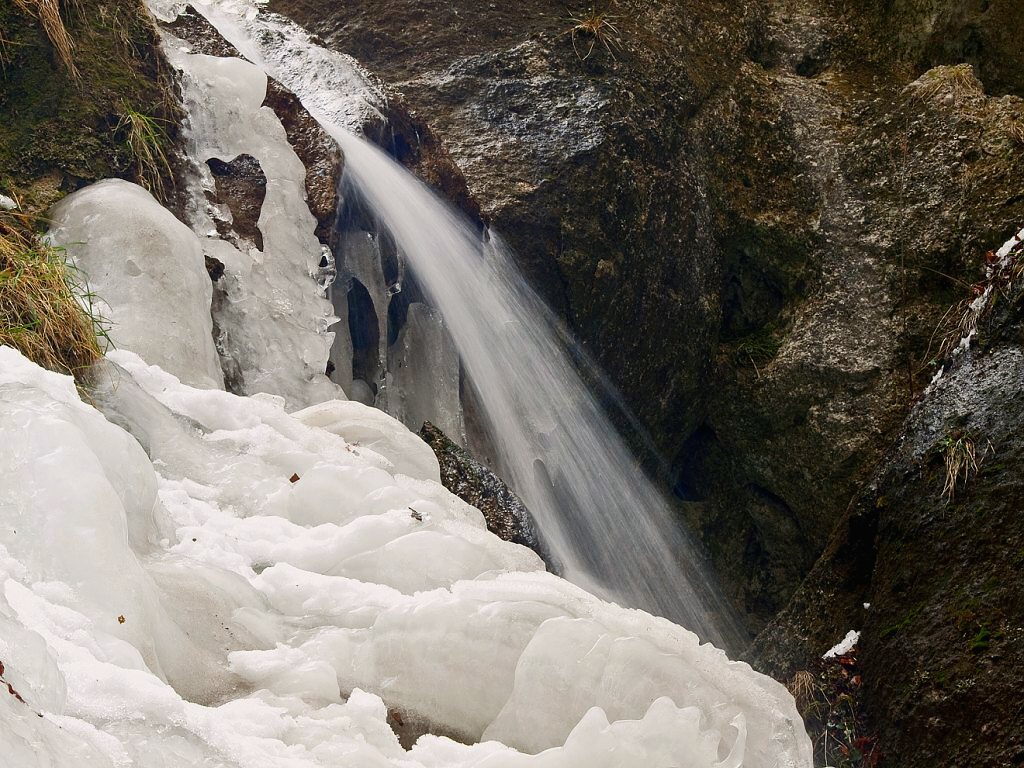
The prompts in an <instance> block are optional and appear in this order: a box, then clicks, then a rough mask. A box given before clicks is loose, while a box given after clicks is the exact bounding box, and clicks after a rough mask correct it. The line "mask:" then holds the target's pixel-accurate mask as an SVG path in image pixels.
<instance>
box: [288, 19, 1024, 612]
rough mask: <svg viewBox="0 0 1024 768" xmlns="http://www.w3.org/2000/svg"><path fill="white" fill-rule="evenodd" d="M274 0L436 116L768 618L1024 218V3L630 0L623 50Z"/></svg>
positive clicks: (485, 199) (499, 220) (485, 202)
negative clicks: (1021, 176) (985, 269)
mask: <svg viewBox="0 0 1024 768" xmlns="http://www.w3.org/2000/svg"><path fill="white" fill-rule="evenodd" d="M982 6H985V9H983V8H982ZM271 8H272V9H273V10H276V11H279V12H282V13H286V14H288V15H290V16H292V17H293V18H295V19H297V20H298V21H300V22H301V23H303V24H306V25H309V26H311V27H313V28H314V29H315V30H316V31H317V32H318V33H319V34H320V35H321V36H322V37H323V38H324V39H326V40H327V41H328V42H329V43H330V44H332V45H333V46H336V47H338V48H339V49H342V50H345V51H348V52H350V53H352V54H353V55H355V56H356V57H358V58H360V60H361V61H363V63H365V64H366V65H367V66H368V67H369V68H370V69H371V70H373V71H374V72H375V73H376V74H378V75H380V76H381V77H382V78H383V79H384V80H385V81H387V82H388V83H390V84H391V85H392V86H393V87H395V88H396V89H398V90H400V91H401V92H402V93H403V94H404V97H405V100H406V101H407V102H408V104H409V105H410V107H411V108H412V109H413V110H414V112H415V113H416V114H417V115H418V116H419V117H420V118H422V119H423V120H424V121H425V122H426V123H427V124H429V125H430V126H432V127H433V128H434V130H435V132H436V134H437V135H438V136H439V137H440V139H441V140H442V142H443V143H444V145H445V147H446V148H447V150H448V151H449V152H450V154H451V156H452V158H453V159H454V160H455V162H456V163H457V164H458V165H459V167H460V168H461V169H462V170H463V171H464V172H465V176H466V179H467V182H468V185H469V190H470V192H471V194H472V195H473V197H474V198H475V200H476V201H477V202H478V203H479V204H480V206H481V208H482V211H483V215H484V216H485V218H487V219H489V220H490V221H491V222H492V223H493V225H494V226H495V227H496V228H497V229H498V230H499V231H501V232H502V233H503V235H504V236H505V237H506V239H508V240H509V241H511V244H512V245H513V246H514V247H515V248H516V249H517V250H518V252H519V254H520V258H521V261H522V266H523V268H524V270H525V271H526V273H527V274H528V275H529V277H530V278H531V280H532V281H533V283H534V284H535V285H537V286H538V287H539V288H540V289H541V291H542V292H543V293H544V294H545V295H546V296H547V298H548V299H549V300H550V301H551V303H552V304H553V305H554V306H555V307H556V308H557V309H558V310H559V311H560V312H561V313H562V314H563V315H564V316H565V317H566V318H567V320H568V321H569V323H570V325H571V326H572V327H573V329H574V330H575V331H576V332H577V333H578V334H579V336H580V337H581V338H582V339H583V341H584V343H585V344H586V346H587V347H588V349H589V350H590V351H591V352H592V353H593V354H594V355H595V356H596V357H597V358H598V359H599V361H600V362H601V364H602V365H603V367H604V368H605V370H606V371H608V373H609V375H610V376H611V378H612V380H613V381H614V382H615V383H616V384H617V385H618V387H619V388H620V389H621V390H622V392H623V393H624V395H625V397H626V400H627V401H628V403H629V405H630V406H631V407H632V409H633V410H634V411H635V412H636V413H637V414H638V415H639V416H640V418H641V420H642V422H643V423H644V425H645V426H646V427H647V428H648V429H649V430H650V431H651V433H652V435H653V437H654V439H655V443H656V446H657V448H658V449H659V450H660V451H661V452H662V454H663V455H665V456H667V457H668V458H669V460H670V466H669V467H668V469H667V472H666V474H667V476H668V480H669V481H670V483H671V484H672V485H673V486H674V487H675V490H676V492H677V494H678V495H679V497H680V499H681V505H680V508H681V512H682V514H684V515H685V516H686V517H687V518H688V520H689V521H690V523H691V524H692V525H694V526H695V527H696V528H697V529H698V530H699V531H700V532H701V534H702V537H703V539H704V541H705V543H706V544H707V546H708V548H709V550H710V553H711V556H712V558H713V559H714V561H715V563H716V564H717V566H718V567H719V570H720V571H721V572H722V573H723V576H724V578H725V580H726V582H727V586H728V588H729V589H730V590H731V594H732V595H733V597H734V599H735V601H736V602H737V604H738V605H739V607H740V608H741V609H742V610H743V611H744V612H745V613H747V614H748V615H750V616H751V621H750V626H751V628H752V629H754V630H756V629H758V628H760V627H761V626H763V624H764V622H765V621H767V620H768V619H769V618H770V617H771V616H772V615H773V613H774V612H775V611H777V610H778V609H779V608H781V607H782V606H783V605H784V604H785V602H786V600H787V599H788V597H789V595H790V594H792V592H793V590H794V589H795V588H796V586H797V584H799V582H800V579H801V578H802V577H803V576H804V574H806V573H807V571H808V569H809V568H810V566H811V565H812V563H813V562H814V560H815V558H816V557H817V555H818V553H819V552H820V551H821V549H822V548H823V546H824V545H825V542H826V540H827V537H828V535H829V532H830V530H831V528H832V526H833V524H834V522H835V521H836V519H837V518H838V517H839V515H840V514H841V513H842V511H843V510H844V509H845V508H846V506H847V504H848V501H849V499H850V498H851V497H852V495H853V494H854V492H855V490H856V488H857V487H858V484H859V483H860V482H862V481H863V480H864V479H865V478H866V476H867V473H868V472H869V470H870V468H871V467H872V466H873V464H874V463H875V462H876V461H877V460H878V459H879V457H880V456H881V454H882V451H883V450H884V448H885V447H886V446H887V445H888V444H889V443H890V442H891V440H892V439H893V438H894V436H895V430H896V427H897V425H898V424H899V422H900V420H901V418H902V416H903V414H905V413H906V411H907V409H908V408H909V406H910V404H911V403H912V402H913V400H914V398H915V397H916V396H917V395H918V393H919V392H920V390H921V388H922V385H923V382H925V381H926V380H927V378H928V376H929V375H930V374H931V372H932V370H933V369H932V368H930V367H929V364H930V361H931V360H932V357H933V356H934V349H929V341H930V339H931V336H932V332H933V330H934V329H935V327H936V326H937V325H938V324H939V322H940V319H941V318H942V316H943V314H944V313H945V311H946V309H947V308H948V306H949V305H950V304H952V303H954V302H955V301H956V300H957V299H958V298H960V296H961V295H962V291H963V288H962V285H961V282H964V283H970V282H971V281H973V279H974V275H975V274H976V272H977V269H978V265H979V264H980V263H981V258H982V256H983V254H984V252H985V250H986V249H987V248H988V247H989V246H990V245H991V244H992V243H993V242H997V241H999V240H1000V238H1001V237H1003V234H1004V233H1005V232H1007V231H1010V230H1011V229H1013V227H1014V225H1015V224H1016V223H1017V222H1018V221H1020V220H1022V219H1024V200H1022V199H1021V198H1020V196H1019V182H1018V181H1017V176H1016V174H1017V173H1018V172H1019V169H1020V166H1021V163H1022V162H1024V160H1022V158H1024V144H1022V142H1021V140H1020V126H1021V124H1022V123H1021V121H1022V120H1024V110H1022V103H1021V101H1020V100H1019V99H1016V98H1013V97H1007V96H1003V97H1002V98H999V97H1000V96H1002V95H1003V94H1007V93H1020V92H1021V85H1022V83H1021V82H1020V74H1019V73H1020V72H1021V71H1024V67H1021V66H1018V65H1019V64H1020V63H1021V62H1020V59H1021V52H1020V46H1018V45H1015V43H1014V38H1013V36H1012V35H1009V34H1006V30H1008V29H1011V28H1012V27H1013V24H1014V23H1015V22H1017V23H1018V24H1019V23H1020V22H1022V21H1024V19H1022V18H1020V17H1021V16H1022V11H1021V10H1020V9H1019V8H1018V7H1017V6H1016V5H1015V4H1014V3H1010V2H1001V3H1000V2H992V3H984V4H981V3H978V4H964V3H949V2H947V3H938V2H932V3H928V2H917V3H913V2H904V3H894V4H891V5H890V6H888V10H886V11H880V10H878V9H876V8H875V4H869V3H858V2H846V3H833V4H828V3H809V2H790V3H785V4H778V3H754V2H747V3H740V4H737V3H716V2H696V1H692V2H682V3H675V4H672V5H671V6H669V5H668V4H659V3H654V4H649V3H648V4H641V3H627V2H619V3H615V4H614V5H613V6H612V7H611V8H610V12H611V13H612V14H613V17H612V18H611V19H610V20H611V22H612V23H613V24H614V25H615V27H616V29H617V32H616V31H615V30H611V29H610V28H604V29H603V31H602V34H606V35H607V36H608V37H609V38H616V39H617V40H618V41H619V43H620V45H618V46H617V45H616V44H615V42H614V41H612V40H609V45H610V46H611V48H612V50H607V49H606V48H605V47H604V45H603V43H602V41H601V40H600V39H597V38H596V37H595V36H593V35H589V36H588V35H587V34H586V33H585V32H582V31H580V30H577V31H576V34H575V36H574V35H573V32H572V28H573V27H574V26H575V25H576V24H577V23H578V22H577V21H572V20H571V19H570V14H572V13H573V12H574V11H575V9H574V8H571V7H569V6H564V7H563V6H557V7H552V6H551V5H550V4H549V3H541V2H530V1H529V0H527V1H526V2H523V3H520V4H517V5H516V7H515V10H514V11H513V10H507V9H505V8H504V7H499V6H498V5H495V6H493V7H491V6H490V5H480V4H478V3H470V2H454V3H452V2H446V3H439V2H438V3H422V2H416V3H412V2H388V3H380V2H374V1H373V0H361V1H360V2H353V3H346V4H344V5H340V4H339V5H337V6H329V7H327V8H324V7H323V4H321V3H314V2H310V1H309V0H274V2H272V3H271ZM583 16H585V14H583V15H582V16H580V18H583ZM954 41H959V42H958V43H955V42H954ZM972 41H973V42H972ZM574 43H575V46H574ZM592 44H593V51H592V52H590V48H591V45H592ZM588 52H590V53H589V55H587V54H588ZM584 57H585V58H584ZM959 63H967V64H969V65H973V69H972V68H971V67H970V66H961V67H949V66H945V67H939V68H938V69H931V68H932V67H933V66H936V65H940V64H949V65H954V64H959ZM979 77H980V78H981V79H980V80H979V79H978V78H979Z"/></svg>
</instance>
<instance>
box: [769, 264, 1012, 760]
mask: <svg viewBox="0 0 1024 768" xmlns="http://www.w3.org/2000/svg"><path fill="white" fill-rule="evenodd" d="M1018 269H1019V264H1018ZM1018 274H1019V272H1018ZM1022 397H1024V293H1022V286H1021V284H1020V282H1019V278H1018V283H1017V285H1016V286H1014V287H1010V288H1004V289H1003V292H1002V294H1001V295H1000V297H999V299H998V301H997V302H996V303H995V305H994V310H993V312H992V313H991V315H989V316H988V317H987V318H985V319H984V320H983V322H982V323H981V324H980V325H979V332H978V335H977V337H976V343H975V344H974V345H973V346H972V348H971V350H970V351H969V352H968V353H967V354H965V355H962V356H960V357H959V358H957V359H956V360H955V361H954V362H953V363H951V364H949V365H948V366H947V369H946V371H945V372H944V375H943V377H942V378H941V379H940V380H939V381H938V383H937V384H935V385H934V386H933V387H932V388H931V389H930V390H929V391H928V392H927V393H926V394H925V395H924V397H923V398H922V399H921V401H920V402H919V403H918V404H917V405H916V406H915V408H914V409H913V411H912V412H911V414H910V416H909V417H908V419H907V421H906V423H905V424H904V425H903V428H902V432H903V439H902V441H901V442H900V443H899V445H898V446H897V447H896V448H894V449H893V450H892V451H891V452H890V453H889V454H888V455H887V457H886V459H885V461H884V462H883V463H882V465H881V466H880V468H879V470H878V472H877V473H876V474H875V476H874V477H873V478H872V480H871V482H870V483H868V484H867V485H866V487H865V488H864V489H863V490H862V492H861V493H860V494H859V495H858V496H857V497H856V498H855V500H854V502H853V503H852V504H851V507H850V510H849V513H848V514H847V515H846V516H845V517H844V519H843V520H842V521H841V522H840V525H839V526H838V527H837V528H836V531H835V534H834V536H833V538H832V540H831V541H830V543H829V545H828V547H827V548H826V550H825V553H824V555H823V556H822V558H821V559H820V560H819V562H818V563H817V564H816V565H815V567H814V569H813V570H812V572H811V574H810V575H809V576H808V578H807V580H806V581H805V582H804V584H803V585H802V586H801V588H800V590H799V591H798V592H797V594H796V595H795V597H794V599H793V600H792V602H791V603H790V605H789V606H788V607H787V608H786V610H785V611H783V612H782V613H781V614H780V616H779V617H777V618H776V620H775V621H773V622H772V624H771V625H770V626H769V628H768V629H767V630H766V631H765V632H764V633H763V634H762V636H761V637H759V638H758V640H757V642H756V643H755V645H754V648H753V651H752V654H751V657H752V660H753V662H754V663H755V666H760V667H762V668H763V669H765V670H767V671H769V672H771V673H773V674H775V675H776V676H778V677H780V678H782V679H788V678H789V677H790V676H791V675H793V673H794V672H796V671H797V670H800V669H802V668H806V667H807V666H808V665H809V664H811V663H812V661H811V660H813V659H814V658H816V657H818V656H820V655H821V653H822V652H823V651H824V650H825V649H827V648H829V647H830V646H831V645H832V644H833V643H834V642H835V641H836V640H837V639H838V638H839V637H842V635H843V634H844V633H845V632H846V631H847V630H849V629H852V628H855V629H859V630H861V641H860V646H859V653H858V660H859V663H860V671H861V672H862V674H863V686H864V688H863V698H864V701H863V705H864V707H865V708H866V709H867V711H868V712H869V713H870V715H871V720H872V723H871V727H872V728H873V730H874V732H875V734H876V735H877V736H878V737H879V742H880V744H881V746H882V749H883V751H884V752H885V754H886V755H887V760H886V764H887V765H899V766H912V767H914V768H916V766H929V765H939V764H943V765H993V766H995V765H1017V764H1019V763H1020V761H1021V758H1022V756H1024V741H1022V740H1021V731H1020V726H1019V717H1020V711H1019V707H1020V689H1021V686H1022V685H1024V671H1022V670H1024V651H1022V648H1024V645H1022V643H1021V641H1022V640H1024V628H1022V621H1021V620H1022V617H1024V598H1022V594H1024V592H1022V590H1021V573H1022V569H1024V518H1022V516H1021V515H1020V514H1019V511H1020V509H1021V508H1022V505H1024V483H1022V481H1021V468H1022V467H1024V440H1022V435H1024V414H1022V412H1021V409H1020V408H1019V407H1018V405H1017V404H1018V403H1020V402H1021V398H1022ZM967 444H970V445H971V446H972V450H973V451H974V456H975V460H976V463H977V471H976V472H975V471H974V469H973V464H972V468H971V469H969V470H968V471H967V473H966V479H965V478H964V475H963V474H961V475H960V477H959V480H958V481H957V482H956V483H955V484H954V488H953V491H952V493H950V492H948V491H947V492H946V493H944V488H945V487H946V485H947V479H948V472H949V466H950V465H949V461H950V459H955V458H957V457H958V456H960V457H963V456H964V455H965V451H966V447H965V446H966V445H967ZM865 604H869V605H870V608H867V609H865V607H864V605H865Z"/></svg>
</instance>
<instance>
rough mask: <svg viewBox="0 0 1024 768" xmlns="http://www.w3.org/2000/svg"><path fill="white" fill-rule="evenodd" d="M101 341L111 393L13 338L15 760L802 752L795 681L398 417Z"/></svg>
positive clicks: (7, 656) (529, 764)
mask: <svg viewBox="0 0 1024 768" xmlns="http://www.w3.org/2000/svg"><path fill="white" fill-rule="evenodd" d="M110 359H111V361H110V362H109V363H108V364H106V365H104V366H103V367H101V368H100V369H99V370H98V371H97V372H96V373H97V376H96V379H97V381H98V382H99V383H98V384H97V386H96V390H95V392H93V393H91V400H92V401H93V402H94V403H95V407H93V406H92V405H86V404H84V403H83V402H82V401H81V400H80V399H79V395H78V392H77V391H76V389H75V386H74V383H73V381H72V380H71V379H70V378H67V377H63V376H60V375H57V374H54V373H51V372H48V371H44V370H42V369H40V368H38V367H37V366H35V365H34V364H32V363H30V362H28V361H27V360H26V359H24V358H23V357H21V356H20V355H19V354H18V353H17V352H15V351H13V350H11V349H9V348H0V439H2V443H0V445H2V446H3V448H2V449H0V473H2V476H3V477H4V478H5V482H4V489H3V492H2V493H0V662H2V663H3V664H4V670H3V673H2V675H0V676H2V678H3V682H6V683H9V684H10V685H11V688H12V690H14V691H16V692H17V694H18V696H17V697H16V696H14V695H8V693H7V690H8V689H7V687H6V685H2V686H0V750H2V754H3V755H4V758H5V760H13V761H14V762H13V763H12V764H13V765H16V766H18V768H43V766H46V767H47V768H50V767H51V766H54V767H56V768H83V767H84V768H92V766H104V768H106V767H108V766H113V767H116V768H123V767H124V766H138V767H139V768H167V767H169V766H174V767H175V768H178V767H179V766H196V767H198V766H202V767H203V768H210V767H218V766H225V767H227V766H231V767H232V768H234V767H236V766H238V767H242V768H249V767H250V766H251V768H276V767H280V768H307V767H309V768H312V767H314V766H315V767H323V768H326V767H327V766H332V767H333V766H359V767H360V768H363V767H365V766H396V767H397V766H401V767H402V768H442V767H444V768H449V767H456V766H457V767H460V768H462V767H465V768H470V767H474V768H476V767H479V768H484V767H486V768H504V767H508V768H513V767H519V766H522V767H523V768H577V767H578V766H588V768H589V767H591V766H597V767H598V768H602V767H607V768H612V767H613V766H614V767H620V766H621V767H625V766H631V767H632V766H636V767H637V768H640V767H641V766H642V767H643V768H656V767H657V766H662V767H663V768H669V766H677V767H679V766H694V767H697V766H707V767H708V768H710V767H711V766H716V767H718V768H725V767H726V766H733V767H737V766H740V765H743V766H751V767H755V766H765V767H768V766H778V767H780V768H784V767H788V766H810V765H811V749H810V742H809V740H808V738H807V736H806V735H805V733H804V730H803V726H802V724H801V722H800V719H799V716H798V715H797V712H796V708H795V705H794V703H793V700H792V698H791V697H790V695H789V694H788V693H787V692H786V691H785V689H784V688H783V687H782V686H781V685H779V684H778V683H776V682H774V681H772V680H770V679H769V678H766V677H764V676H762V675H759V674H757V673H755V672H753V671H752V670H751V669H750V668H749V667H748V666H747V665H746V664H741V663H736V662H731V661H729V660H728V659H727V658H726V656H725V654H724V653H723V652H721V651H719V650H717V649H715V648H714V647H712V646H710V645H700V644H699V642H698V641H697V638H696V636H695V635H693V634H692V633H690V632H688V631H687V630H685V629H682V628H681V627H678V626H675V625H673V624H671V623H669V622H667V621H665V620H662V619H657V618H654V617H652V616H650V615H648V614H645V613H643V612H640V611H633V610H627V609H623V608H620V607H618V606H615V605H612V604H609V603H605V602H602V601H600V600H598V599H597V598H595V597H593V596H591V595H589V594H588V593H586V592H584V591H583V590H581V589H579V588H577V587H574V586H572V585H570V584H569V583H568V582H565V581H563V580H561V579H559V578H556V577H555V576H552V575H551V574H548V573H546V572H544V570H543V565H542V563H541V561H540V560H539V558H538V557H537V556H536V555H535V554H533V553H532V552H531V551H530V550H528V549H526V548H524V547H520V546H518V545H514V544H511V543H508V542H505V541H502V540H500V539H498V538H497V537H495V536H493V535H492V534H490V533H488V532H487V530H486V528H485V526H484V522H483V518H482V515H481V514H480V513H479V512H478V511H477V510H476V509H474V508H473V507H470V506H468V505H467V504H465V503H464V502H462V501H460V500H459V499H457V498H456V497H454V496H452V495H451V494H450V493H449V492H448V491H446V490H445V489H444V488H443V487H442V486H441V485H440V484H439V483H438V482H437V479H436V474H437V465H436V462H430V461H427V460H426V455H425V454H424V453H422V450H421V449H420V447H419V445H416V444H414V443H413V442H411V441H410V440H407V439H406V436H409V437H411V433H408V431H407V430H405V431H403V430H404V427H401V425H400V424H398V422H396V421H395V420H393V419H390V417H387V416H386V415H384V414H381V413H379V412H374V411H372V410H371V409H368V408H365V407H363V406H358V404H353V403H325V404H323V405H321V406H317V407H316V408H314V409H310V410H307V411H305V412H301V413H300V414H297V415H289V414H288V413H286V412H285V410H284V408H283V404H282V401H281V399H280V398H274V397H269V396H256V397H237V396H234V395H231V394H228V393H225V392H223V391H217V390H202V389H196V388H193V387H190V386H187V385H185V384H182V383H181V382H180V381H179V380H178V379H177V378H176V377H174V376H172V375H171V374H169V373H166V372H165V371H163V370H161V369H160V368H158V367H156V366H150V365H147V364H146V363H145V362H143V361H142V359H141V358H139V357H138V356H137V355H135V354H133V353H131V352H127V351H123V350H122V351H118V352H114V353H112V354H111V355H110ZM105 417H106V418H105ZM389 722H392V723H399V724H400V723H402V722H406V723H418V724H420V725H421V726H422V727H420V731H429V732H430V733H427V734H426V735H422V736H420V738H419V739H418V741H416V743H415V745H414V746H413V748H412V749H411V751H406V750H405V749H403V748H402V746H401V744H400V742H399V739H398V736H397V735H396V733H395V731H394V730H392V727H391V726H390V725H389ZM396 727H399V729H401V728H400V726H396ZM431 734H435V735H431ZM442 734H443V735H442ZM450 737H457V739H459V740H461V742H460V741H459V740H453V739H452V738H450ZM462 742H465V743H462ZM502 742H503V743H502Z"/></svg>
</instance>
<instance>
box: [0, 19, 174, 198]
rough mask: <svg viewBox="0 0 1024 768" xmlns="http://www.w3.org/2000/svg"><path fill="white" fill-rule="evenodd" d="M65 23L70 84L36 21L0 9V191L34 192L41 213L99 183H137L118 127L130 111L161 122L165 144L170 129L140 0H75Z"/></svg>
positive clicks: (162, 79)
mask: <svg viewBox="0 0 1024 768" xmlns="http://www.w3.org/2000/svg"><path fill="white" fill-rule="evenodd" d="M64 20H65V25H66V27H67V31H68V34H69V35H70V37H71V39H72V41H73V42H74V51H73V57H74V62H75V66H76V67H77V69H78V72H79V76H78V77H75V76H74V75H73V74H72V73H70V72H69V71H68V69H67V68H66V67H65V66H64V65H63V64H62V63H61V61H60V60H59V57H58V56H57V54H56V51H55V50H54V47H53V45H52V44H51V43H50V40H49V39H48V37H47V35H46V32H45V31H44V29H43V27H42V25H41V23H40V22H39V21H38V20H37V19H35V18H33V17H32V16H31V15H29V14H27V13H25V12H23V11H21V10H19V9H18V7H17V6H16V5H15V4H14V3H10V2H5V3H2V4H0V29H3V39H4V42H3V45H2V46H0V63H2V67H0V186H3V187H4V188H5V189H7V190H8V191H13V192H19V193H21V194H26V193H27V194H36V195H37V196H39V197H40V198H42V199H40V200H38V201H36V202H37V203H38V205H39V207H43V206H45V205H46V204H48V203H50V202H53V198H54V197H56V196H58V195H59V194H60V193H62V192H68V191H71V190H73V189H75V188H77V187H79V186H82V185H83V184H85V183H88V182H91V181H94V180H97V179H101V178H108V177H114V176H118V177H124V178H131V179H134V178H135V177H136V176H137V173H138V170H139V169H137V168H136V160H135V157H134V156H133V154H132V152H131V151H130V149H129V147H128V144H127V136H126V135H125V131H124V130H123V129H119V127H118V126H119V123H120V122H121V119H122V117H123V116H124V115H125V114H126V113H127V111H128V110H131V111H134V112H136V113H141V114H145V115H148V116H152V117H154V118H156V119H158V120H159V121H161V122H160V124H161V125H162V126H166V134H167V136H166V138H167V140H168V142H170V141H171V140H172V139H173V137H174V135H175V134H176V124H177V122H178V119H177V118H178V108H177V106H176V101H175V100H174V99H173V98H172V97H171V85H170V83H171V80H170V76H169V69H168V67H167V65H166V63H165V60H164V59H163V56H162V54H161V53H160V51H159V47H158V36H157V31H156V27H155V26H154V23H153V20H152V18H151V17H150V15H149V13H148V11H147V10H146V8H145V6H144V4H143V3H142V2H136V1H135V0H132V1H131V2H122V3H112V2H107V3H104V2H98V1H97V0H81V2H80V3H77V4H74V5H72V6H70V7H69V8H67V7H66V8H65V16H64ZM43 179H48V180H49V181H48V183H45V184H40V180H43Z"/></svg>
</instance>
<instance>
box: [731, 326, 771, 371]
mask: <svg viewBox="0 0 1024 768" xmlns="http://www.w3.org/2000/svg"><path fill="white" fill-rule="evenodd" d="M735 345H736V347H735V349H736V362H737V363H739V364H740V365H749V366H751V367H752V368H753V369H754V372H755V373H756V374H757V378H761V369H762V368H763V367H764V366H766V365H768V364H769V363H770V362H771V361H772V360H774V359H775V358H776V357H777V356H778V354H779V350H780V349H782V340H781V339H780V338H778V337H777V336H776V334H775V332H774V330H773V329H772V328H771V327H765V328H762V329H760V330H758V331H755V332H754V333H751V334H749V335H748V336H744V337H742V338H740V339H737V340H736V341H735Z"/></svg>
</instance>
